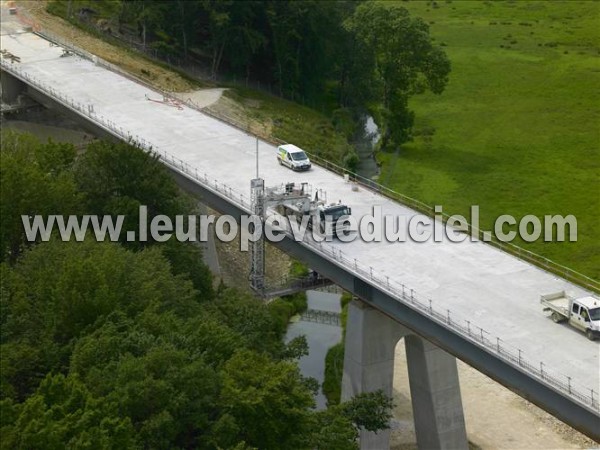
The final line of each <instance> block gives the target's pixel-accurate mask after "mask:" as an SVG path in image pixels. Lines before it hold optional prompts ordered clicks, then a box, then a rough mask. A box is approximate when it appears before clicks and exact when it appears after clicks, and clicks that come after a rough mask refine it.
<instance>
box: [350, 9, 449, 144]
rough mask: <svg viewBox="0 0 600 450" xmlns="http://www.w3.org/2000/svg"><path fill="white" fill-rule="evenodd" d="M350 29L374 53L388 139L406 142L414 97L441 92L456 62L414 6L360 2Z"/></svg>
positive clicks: (385, 137) (366, 49) (384, 137)
mask: <svg viewBox="0 0 600 450" xmlns="http://www.w3.org/2000/svg"><path fill="white" fill-rule="evenodd" d="M345 27H346V29H347V30H348V31H349V32H351V33H352V34H353V35H354V36H355V37H356V39H357V43H358V44H359V45H360V46H363V47H364V49H363V50H361V51H365V52H367V54H371V55H373V60H372V63H373V64H374V66H373V67H372V70H373V74H374V78H375V82H376V83H377V85H378V89H379V93H378V97H379V99H380V101H381V104H382V108H383V114H382V119H383V121H384V123H383V124H382V125H384V126H383V129H384V132H383V136H382V138H383V142H382V145H383V146H384V147H385V146H386V145H388V144H395V145H400V144H402V143H403V142H406V141H407V140H408V139H409V138H410V129H411V127H412V124H413V115H412V113H410V112H409V110H408V107H407V105H408V99H409V98H410V97H411V96H412V95H415V94H418V93H421V92H423V91H424V90H425V89H429V90H431V91H432V92H433V93H435V94H440V93H441V92H442V91H443V90H444V88H445V86H446V84H447V82H448V75H449V73H450V61H449V60H448V58H447V57H446V55H445V53H444V52H443V51H442V49H441V48H439V47H437V46H435V45H433V42H432V40H431V37H430V35H429V26H428V25H427V24H426V23H425V22H424V21H423V20H422V19H420V18H413V17H411V16H410V14H409V12H408V10H406V9H405V8H401V7H397V6H395V5H394V6H388V5H384V4H382V3H379V2H373V1H369V2H365V3H362V4H360V5H359V6H358V7H357V8H356V10H355V12H354V14H353V15H352V17H351V18H349V19H348V20H347V21H346V23H345Z"/></svg>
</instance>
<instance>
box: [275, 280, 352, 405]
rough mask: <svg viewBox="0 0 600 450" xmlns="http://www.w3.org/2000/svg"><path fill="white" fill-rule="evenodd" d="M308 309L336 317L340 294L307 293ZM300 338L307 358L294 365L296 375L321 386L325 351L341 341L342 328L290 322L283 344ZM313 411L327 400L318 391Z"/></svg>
mask: <svg viewBox="0 0 600 450" xmlns="http://www.w3.org/2000/svg"><path fill="white" fill-rule="evenodd" d="M306 296H307V299H308V308H309V309H320V310H323V311H332V312H337V313H339V312H340V311H341V308H340V297H341V295H340V294H331V293H328V292H320V291H307V292H306ZM301 335H304V336H306V341H307V343H308V355H306V356H303V357H302V358H300V360H299V361H298V366H299V367H300V372H301V373H302V375H304V376H306V377H312V378H315V379H316V380H317V381H318V382H319V383H321V384H322V383H323V379H324V377H325V356H326V355H327V351H328V350H329V349H330V348H331V347H333V346H334V345H335V344H337V343H338V342H340V339H341V338H342V328H341V327H339V326H336V325H328V324H323V323H315V322H305V321H302V320H300V321H298V322H292V323H290V325H289V326H288V329H287V333H286V336H285V341H286V342H289V341H290V340H291V339H293V338H295V337H297V336H301ZM315 400H316V403H317V409H325V408H326V407H327V399H326V398H325V396H324V395H323V393H322V392H321V391H319V392H318V394H317V396H316V398H315Z"/></svg>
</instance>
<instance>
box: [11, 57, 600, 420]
mask: <svg viewBox="0 0 600 450" xmlns="http://www.w3.org/2000/svg"><path fill="white" fill-rule="evenodd" d="M0 66H1V67H2V68H3V69H4V70H6V71H8V72H10V73H11V74H13V75H14V76H16V77H17V78H19V79H21V80H22V81H24V82H26V83H29V84H31V85H32V86H33V87H35V88H36V89H38V90H39V91H41V92H43V93H44V94H46V95H48V96H49V97H51V98H53V99H54V100H55V101H57V102H58V103H60V104H62V105H63V106H64V107H65V108H67V109H70V110H72V111H74V112H77V113H78V114H80V115H82V116H84V117H86V118H87V119H88V120H90V121H91V122H92V123H94V124H96V125H97V126H98V127H100V128H102V129H104V130H105V131H107V132H109V133H110V134H112V135H113V136H115V137H117V138H119V139H122V140H124V141H126V142H129V143H131V144H133V145H136V146H138V147H140V148H142V149H144V150H145V151H147V152H149V153H151V154H154V155H157V156H158V157H159V158H160V160H161V161H162V162H163V163H164V164H165V165H167V166H168V167H170V168H171V169H173V170H176V171H178V172H180V173H182V174H184V175H186V176H188V177H189V178H191V179H192V180H194V181H196V182H197V183H199V184H200V185H202V186H203V187H204V188H205V189H207V190H209V191H211V192H213V193H214V194H216V195H218V196H220V197H222V198H224V199H227V201H230V203H233V204H234V205H236V206H238V207H239V208H240V209H241V210H242V211H244V212H245V213H247V214H250V213H251V201H250V198H249V196H247V195H244V194H242V193H240V192H238V191H237V190H235V189H234V188H232V187H231V186H228V185H227V184H226V183H222V182H220V181H219V180H216V179H213V178H210V177H209V176H208V174H206V173H201V172H199V171H198V169H197V168H195V167H192V166H190V165H189V164H188V163H186V162H185V161H183V160H181V159H180V158H177V157H175V156H173V155H171V154H170V153H168V152H166V151H163V150H161V149H160V148H159V147H157V146H156V145H153V144H152V143H151V142H149V141H146V140H145V139H143V138H140V137H139V136H137V135H135V134H134V133H131V132H130V131H128V130H124V129H123V128H122V127H119V126H118V125H117V124H115V123H114V122H112V121H111V120H109V119H108V118H105V117H103V116H102V115H99V114H97V113H96V112H95V111H94V108H93V105H89V104H83V103H81V102H78V101H76V100H74V99H72V98H70V97H68V96H67V95H66V94H64V93H63V92H61V91H60V90H58V89H56V88H54V87H53V86H51V85H49V84H47V83H44V82H42V81H40V80H38V79H36V78H35V77H33V76H31V75H30V74H28V73H27V71H25V70H23V68H22V66H20V65H19V64H18V63H9V62H8V61H6V60H4V59H0ZM332 166H333V167H335V168H339V166H336V165H332V164H331V163H329V167H327V166H326V168H330V167H332ZM340 169H341V168H340ZM330 170H331V169H330ZM342 170H343V171H345V169H342ZM344 173H347V171H345V172H344ZM381 188H383V187H381ZM384 189H386V188H384ZM388 191H389V190H388ZM391 192H393V191H391ZM403 197H404V196H403ZM285 233H286V234H287V236H288V237H289V238H291V239H295V236H294V235H293V233H292V232H291V231H290V230H286V231H285ZM299 244H300V245H303V246H305V247H308V248H310V249H311V250H312V251H313V252H315V253H318V254H320V255H321V256H322V257H323V258H325V259H327V260H328V261H330V262H331V263H333V264H336V265H338V266H340V267H342V268H343V269H345V270H346V271H348V272H350V273H352V274H353V275H355V276H357V277H359V278H361V279H363V280H365V281H367V282H369V283H370V284H372V285H374V286H376V287H377V288H378V289H380V290H382V291H384V292H386V293H387V294H388V295H390V297H392V298H394V299H396V300H397V301H400V302H402V303H403V304H405V305H406V306H408V307H410V308H412V309H414V310H415V311H418V312H419V313H421V314H423V315H425V316H427V317H429V318H430V319H431V320H433V321H435V322H437V323H439V324H440V325H442V326H444V327H446V328H447V329H451V330H452V331H454V332H455V333H457V334H458V335H460V336H461V337H463V338H465V339H467V340H468V341H470V342H472V343H473V344H475V345H477V346H479V347H481V348H483V349H484V350H485V351H487V352H488V353H490V354H493V355H495V356H496V357H498V358H499V359H501V360H503V361H505V362H506V363H508V364H510V365H511V366H513V367H515V368H517V369H518V370H521V371H522V372H524V373H527V374H528V375H530V376H532V377H534V378H537V379H538V380H540V381H541V382H543V383H544V384H546V385H548V386H551V387H553V388H554V389H556V390H558V391H560V392H561V393H563V394H564V395H567V396H569V397H570V398H571V399H573V400H575V401H577V402H578V403H580V404H582V405H584V406H586V407H588V408H590V409H591V410H593V411H595V412H597V413H600V406H599V394H598V392H597V391H594V389H593V388H587V387H585V386H582V385H580V384H578V383H574V382H572V377H570V376H566V375H562V374H559V373H556V372H554V371H552V370H549V369H548V367H547V365H546V364H545V363H544V362H542V361H537V362H534V361H531V360H529V359H527V358H526V355H525V352H523V351H522V350H521V349H519V348H518V347H515V346H513V345H510V344H508V343H507V342H505V341H503V340H502V339H501V338H500V337H496V336H493V335H492V334H491V333H490V332H488V331H486V330H485V329H483V328H482V327H479V326H477V325H475V324H474V323H472V322H471V321H469V320H466V319H464V318H461V317H460V316H459V315H457V314H454V313H452V311H450V310H449V309H443V308H440V307H439V306H437V305H436V304H435V302H434V301H433V300H432V299H429V298H424V297H421V296H419V295H417V293H416V292H415V291H414V290H413V289H410V288H409V287H408V286H406V285H405V284H403V283H401V282H399V281H397V280H393V279H390V277H389V276H386V275H384V274H382V273H379V272H377V271H376V270H374V269H373V267H371V266H366V265H364V264H363V263H361V262H359V261H358V260H357V259H356V258H352V257H351V256H350V255H345V254H344V253H343V251H342V250H340V249H339V248H336V247H334V246H332V245H330V244H327V243H323V242H316V241H313V240H311V239H310V236H307V237H306V238H305V239H304V240H303V241H300V242H299Z"/></svg>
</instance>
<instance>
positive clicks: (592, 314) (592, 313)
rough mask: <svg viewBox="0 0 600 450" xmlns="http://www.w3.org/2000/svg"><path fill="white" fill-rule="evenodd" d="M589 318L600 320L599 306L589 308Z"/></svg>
mask: <svg viewBox="0 0 600 450" xmlns="http://www.w3.org/2000/svg"><path fill="white" fill-rule="evenodd" d="M590 319H591V320H600V308H594V309H590Z"/></svg>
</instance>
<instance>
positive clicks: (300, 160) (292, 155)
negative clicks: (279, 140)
mask: <svg viewBox="0 0 600 450" xmlns="http://www.w3.org/2000/svg"><path fill="white" fill-rule="evenodd" d="M277 161H279V164H281V165H283V166H288V167H289V168H290V169H292V170H308V169H310V159H308V156H306V153H304V150H302V149H301V148H298V147H296V146H295V145H293V144H285V145H280V146H279V147H277Z"/></svg>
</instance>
